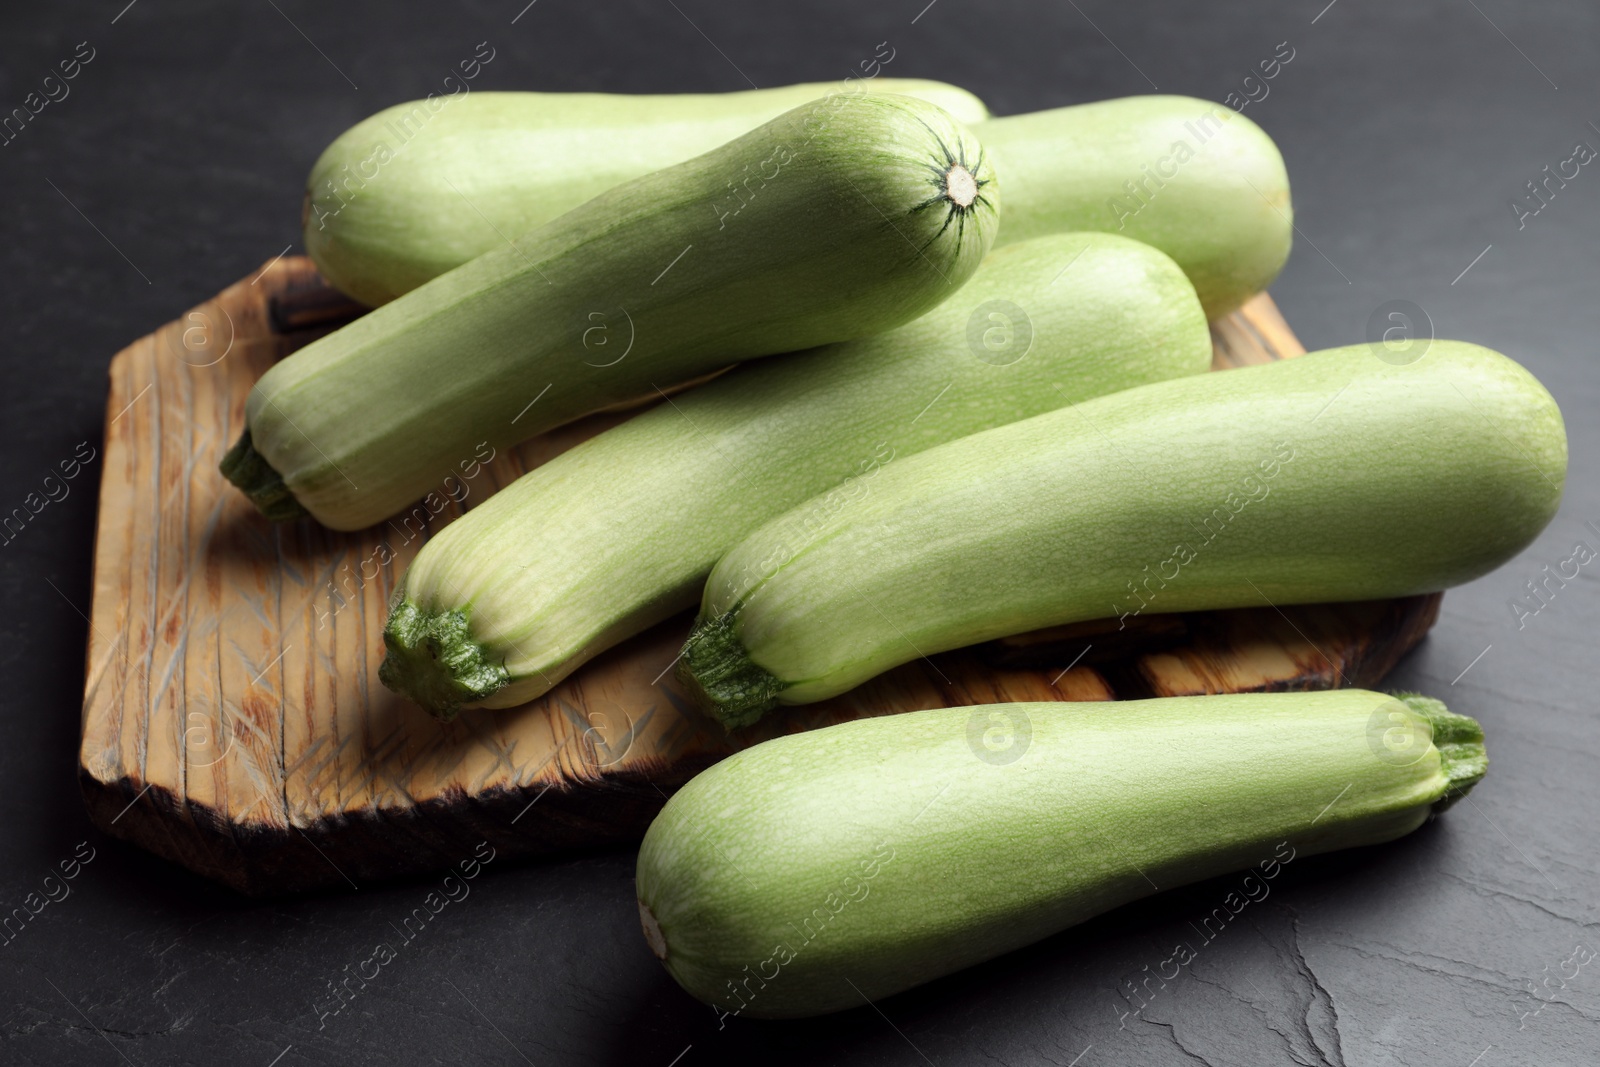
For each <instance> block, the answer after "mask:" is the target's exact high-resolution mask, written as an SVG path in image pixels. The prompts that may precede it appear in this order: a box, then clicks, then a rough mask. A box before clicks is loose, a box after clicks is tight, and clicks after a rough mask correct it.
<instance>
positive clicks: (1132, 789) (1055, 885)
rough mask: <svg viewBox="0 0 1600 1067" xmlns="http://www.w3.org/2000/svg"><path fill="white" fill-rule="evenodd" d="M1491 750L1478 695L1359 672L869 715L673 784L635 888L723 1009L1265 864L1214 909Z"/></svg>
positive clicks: (761, 748) (889, 980)
mask: <svg viewBox="0 0 1600 1067" xmlns="http://www.w3.org/2000/svg"><path fill="white" fill-rule="evenodd" d="M1486 766H1487V758H1486V756H1485V754H1484V746H1483V733H1482V731H1481V730H1480V729H1479V727H1478V724H1477V723H1476V722H1474V721H1473V720H1472V719H1469V718H1467V717H1465V716H1462V715H1455V714H1452V713H1451V712H1449V711H1447V710H1446V709H1445V707H1444V705H1443V704H1441V703H1439V702H1438V701H1437V700H1430V699H1428V698H1426V697H1420V696H1416V695H1410V694H1406V695H1400V696H1398V697H1391V696H1385V695H1383V694H1380V693H1373V692H1368V691H1366V690H1361V689H1344V690H1336V691H1332V692H1320V693H1254V694H1234V695H1226V696H1207V697H1169V698H1166V699H1161V700H1139V701H1126V702H1109V703H1040V704H989V705H984V706H982V707H968V708H938V709H935V710H932V711H916V712H908V713H906V714H903V715H888V716H883V717H879V718H868V719H858V720H856V721H854V722H847V723H843V724H841V725H838V726H830V727H826V728H824V729H821V730H813V731H809V732H806V733H800V734H792V735H788V736H784V737H779V738H777V739H776V740H772V741H767V742H765V743H763V744H759V745H756V746H754V747H752V748H748V749H746V750H744V751H743V752H739V753H737V754H735V755H733V756H730V757H729V758H728V759H726V760H724V761H722V762H721V763H719V764H717V765H715V766H713V767H712V768H711V769H709V770H707V771H705V772H704V773H702V774H700V775H699V776H698V777H696V778H694V779H693V780H691V781H690V782H689V784H688V785H686V786H684V787H683V789H682V790H680V791H679V792H678V793H677V794H676V795H675V796H673V797H672V799H671V800H669V801H668V802H667V805H666V807H665V808H663V809H662V811H661V813H660V814H659V815H658V816H657V817H656V820H655V822H654V823H653V824H651V826H650V829H649V831H648V832H647V833H646V834H645V838H644V843H643V845H642V846H641V847H640V850H639V862H638V879H637V886H638V896H639V914H640V919H641V921H642V923H643V926H644V932H645V938H646V941H647V942H648V944H649V945H650V947H651V949H652V951H654V953H655V955H656V956H657V957H658V958H659V959H661V960H662V962H663V963H664V964H665V965H666V968H667V970H668V971H669V972H671V974H672V977H673V978H675V979H676V980H677V981H678V983H679V984H680V985H681V986H683V988H684V989H686V990H687V991H688V992H689V993H691V994H692V995H694V996H695V997H698V998H699V999H700V1000H702V1001H705V1002H706V1003H708V1004H711V1005H713V1006H715V1007H716V1008H717V1010H718V1013H719V1022H720V1021H721V1019H723V1018H725V1017H726V1016H729V1015H748V1016H753V1017H758V1018H794V1017H799V1016H808V1015H820V1014H823V1013H826V1012H832V1011H838V1010H840V1009H843V1008H850V1007H860V1006H862V1005H865V1004H867V1003H873V1002H876V1001H877V1000H878V999H879V998H880V997H884V996H888V995H890V994H892V993H897V992H899V991H901V990H904V989H909V988H911V987H912V986H915V985H919V984H921V983H923V982H927V981H930V980H932V979H934V978H938V977H940V976H941V975H946V974H949V973H951V972H953V971H956V970H959V969H961V968H963V967H968V966H971V965H973V964H975V963H979V962H982V961H983V960H987V959H991V958H993V957H995V956H998V955H1000V954H1002V953H1005V952H1009V951H1011V950H1013V949H1016V948H1019V947H1021V946H1023V945H1026V944H1029V943H1031V942H1033V941H1037V940H1039V939H1040V938H1043V937H1047V936H1049V935H1050V934H1053V933H1055V932H1056V931H1058V930H1062V929H1064V928H1066V927H1068V926H1071V925H1073V924H1074V923H1079V922H1082V921H1084V920H1085V919H1088V918H1090V917H1092V916H1095V915H1098V914H1100V913H1102V912H1105V911H1109V910H1110V909H1112V908H1115V907H1118V906H1119V905H1122V904H1125V903H1128V902H1129V901H1133V900H1137V899H1139V898H1141V897H1146V896H1149V895H1150V894H1152V893H1154V892H1156V891H1157V889H1163V890H1164V889H1169V888H1173V887H1176V886H1180V885H1184V884H1187V883H1190V882H1196V881H1200V880H1202V879H1206V878H1212V877H1216V876H1218V875H1222V874H1226V873H1228V872H1230V871H1239V870H1243V869H1244V868H1247V867H1250V866H1252V865H1255V864H1259V865H1260V866H1259V868H1257V870H1255V871H1252V872H1251V874H1250V875H1247V876H1245V877H1244V878H1243V879H1242V880H1241V881H1240V882H1239V883H1238V885H1237V886H1236V887H1235V886H1229V887H1227V889H1226V893H1224V891H1223V890H1222V889H1219V890H1218V909H1217V913H1216V914H1217V915H1218V916H1220V917H1219V918H1218V919H1217V920H1216V924H1215V926H1213V920H1212V918H1211V917H1210V916H1208V917H1207V919H1206V920H1205V928H1206V929H1207V930H1213V931H1220V929H1221V928H1222V926H1223V925H1225V924H1226V923H1227V922H1228V921H1229V920H1230V919H1231V918H1232V917H1233V916H1234V915H1237V914H1239V913H1240V912H1241V911H1243V909H1244V908H1245V907H1247V906H1248V904H1249V902H1250V901H1251V900H1259V899H1261V898H1262V896H1264V890H1265V887H1266V883H1267V882H1269V881H1270V880H1271V879H1273V878H1274V877H1276V876H1277V875H1278V873H1279V872H1280V871H1281V869H1282V866H1283V865H1284V864H1286V863H1289V862H1292V861H1293V860H1295V859H1297V858H1299V857H1302V856H1308V855H1313V854H1315V853H1319V852H1328V851H1331V850H1334V849H1339V848H1349V847H1352V846H1357V845H1371V844H1377V843H1380V842H1384V841H1391V840H1393V839H1395V838H1398V837H1402V836H1404V835H1405V834H1408V833H1410V832H1411V831H1412V830H1414V829H1416V828H1417V827H1418V826H1420V825H1421V824H1422V823H1423V822H1424V821H1426V820H1427V819H1428V818H1429V817H1430V816H1431V815H1433V814H1435V813H1437V812H1440V811H1443V810H1444V809H1445V808H1447V807H1448V806H1449V805H1450V804H1452V803H1453V802H1454V801H1455V800H1456V799H1458V798H1459V797H1461V796H1463V795H1465V794H1466V793H1467V792H1468V790H1470V789H1471V788H1472V786H1473V785H1474V784H1476V783H1477V781H1478V780H1479V779H1481V778H1482V777H1483V773H1484V770H1485V768H1486ZM1252 883H1253V887H1252ZM1196 931H1197V934H1199V936H1201V937H1207V936H1210V937H1214V936H1216V932H1211V933H1209V934H1205V933H1201V932H1200V931H1201V928H1200V927H1196ZM1203 943H1204V942H1203V941H1202V942H1201V944H1203ZM1191 951H1192V947H1191Z"/></svg>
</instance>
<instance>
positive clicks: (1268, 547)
mask: <svg viewBox="0 0 1600 1067" xmlns="http://www.w3.org/2000/svg"><path fill="white" fill-rule="evenodd" d="M1380 352H1382V353H1384V354H1385V355H1387V354H1388V353H1387V350H1385V349H1378V348H1376V346H1369V345H1357V346H1353V347H1350V348H1340V349H1331V350H1328V351H1325V352H1318V353H1315V354H1312V355H1308V356H1302V357H1301V358H1299V359H1292V360H1288V361H1286V362H1280V363H1271V364H1267V365H1265V366H1257V367H1246V368H1242V369H1239V370H1229V371H1224V372H1220V373H1213V374H1204V375H1199V376H1196V377H1190V378H1181V379H1177V380H1174V381H1168V382H1158V383H1155V384H1152V385H1144V386H1140V387H1138V388H1137V389H1129V390H1125V391H1123V392H1121V393H1115V394H1112V395H1110V396H1104V397H1100V398H1098V399H1095V400H1088V401H1085V402H1083V403H1082V404H1078V405H1076V406H1075V407H1072V408H1067V409H1064V410H1061V411H1056V412H1050V413H1047V414H1044V415H1037V416H1035V417H1034V418H1031V419H1028V420H1025V421H1022V422H1017V423H1012V424H1011V425H1009V426H1003V427H999V428H997V429H993V430H987V431H984V432H983V433H979V434H974V435H973V436H971V437H967V438H963V439H961V440H959V441H953V442H951V443H949V444H945V445H940V446H938V447H935V448H932V449H929V450H928V451H926V452H923V453H921V454H920V455H917V456H913V457H910V458H908V459H906V460H905V461H904V462H902V463H897V464H895V465H893V466H892V467H890V468H888V469H887V470H885V471H884V472H883V473H882V474H881V475H880V476H879V477H878V478H877V479H876V481H875V483H874V485H873V486H872V491H871V492H870V493H867V494H864V495H863V496H862V497H861V499H859V500H856V501H853V502H851V503H850V505H849V506H848V507H845V508H842V509H838V510H837V511H836V512H833V513H830V514H829V515H828V516H827V518H826V521H824V522H821V523H818V522H817V521H816V520H815V518H814V516H815V514H816V507H815V505H812V504H802V505H800V506H799V507H797V508H794V509H793V510H791V511H789V512H788V513H786V514H785V515H782V516H780V517H778V518H776V519H773V520H771V521H770V522H768V523H767V524H766V525H765V526H763V527H762V528H761V529H760V530H758V531H756V532H755V533H754V534H752V535H750V536H749V537H747V538H746V539H745V540H744V541H742V542H740V543H739V545H738V546H737V547H736V548H734V549H733V550H732V551H731V552H729V553H728V555H727V556H725V557H724V558H723V559H722V560H721V561H720V562H719V563H718V564H717V566H716V569H715V570H714V571H713V572H712V575H711V578H710V580H709V581H708V582H707V584H706V590H705V596H704V599H703V602H702V605H701V610H700V620H699V622H698V623H697V625H696V628H695V630H694V632H693V633H692V635H691V637H690V639H689V642H688V644H687V646H686V648H685V652H684V655H683V657H682V659H681V660H680V662H679V676H680V678H682V679H683V680H684V681H685V683H686V684H687V685H689V687H690V688H691V690H693V691H694V692H695V693H696V694H697V695H698V697H699V698H700V699H701V700H702V701H703V702H704V703H705V704H706V705H707V706H708V707H709V708H711V709H712V710H714V712H715V713H716V714H717V715H718V717H719V718H721V719H722V721H723V722H724V723H726V724H727V725H729V726H740V725H744V724H746V723H748V722H751V721H753V720H754V719H755V718H757V717H759V716H760V715H761V714H762V712H764V711H765V710H766V709H768V708H769V707H771V706H772V705H773V704H775V703H784V704H804V703H809V702H811V701H815V700H821V699H823V698H825V697H830V696H833V695H835V694H838V693H842V692H844V691H845V690H847V689H850V688H852V687H853V686H856V685H858V684H860V683H861V682H863V681H865V680H866V679H868V678H870V677H872V676H873V675H875V674H878V673H879V672H881V671H884V670H886V669H888V668H889V667H892V666H894V665H896V664H899V663H904V662H906V661H908V660H912V659H916V658H917V657H918V656H921V655H929V654H931V653H934V652H938V651H942V650H944V649H949V648H955V647H958V646H961V645H968V644H972V643H975V642H978V641H984V640H989V639H992V638H996V637H1000V636H1002V635H1005V634H1013V633H1019V632H1022V631H1026V630H1031V629H1035V628H1038V627H1043V626H1051V625H1058V624H1063V623H1069V622H1074V621H1080V620H1085V619H1093V618H1106V617H1117V618H1121V619H1123V620H1126V619H1127V618H1129V617H1133V616H1137V615H1139V614H1141V613H1146V612H1148V613H1161V612H1178V611H1195V610H1202V609H1213V608H1233V607H1243V606H1248V605H1266V604H1285V603H1290V604H1293V603H1310V602H1319V601H1340V600H1366V599H1375V598H1380V597H1394V596H1403V595H1407V594H1412V593H1422V592H1428V591H1432V590H1437V589H1443V588H1446V587H1448V586H1452V585H1457V584H1459V583H1461V582H1465V581H1468V580H1470V579H1472V578H1476V577H1478V576H1479V575H1482V574H1484V573H1487V572H1488V571H1490V570H1492V569H1493V568H1495V567H1497V566H1499V565H1500V564H1501V563H1504V562H1505V561H1506V560H1508V559H1510V558H1511V557H1512V556H1513V555H1515V554H1516V553H1517V552H1518V551H1520V550H1521V549H1522V548H1523V547H1525V546H1526V545H1527V544H1528V543H1529V542H1530V541H1532V540H1533V538H1534V536H1535V535H1536V534H1538V532H1539V531H1540V530H1542V529H1543V528H1544V527H1545V525H1546V523H1548V522H1549V521H1550V519H1551V517H1552V516H1554V515H1555V511H1556V506H1557V504H1558V503H1559V502H1560V499H1561V485H1562V482H1563V480H1564V478H1565V474H1566V462H1567V443H1566V435H1565V432H1564V429H1563V427H1562V422H1561V414H1560V412H1559V411H1558V410H1557V408H1556V404H1555V401H1554V400H1552V399H1551V397H1550V394H1549V393H1547V392H1546V391H1545V389H1544V387H1543V386H1541V385H1540V384H1539V383H1538V382H1537V381H1535V380H1534V378H1533V376H1532V375H1530V374H1529V373H1528V372H1527V371H1525V370H1523V369H1522V368H1521V367H1519V366H1518V365H1517V364H1515V363H1513V362H1512V361H1511V360H1509V359H1507V358H1505V357H1504V356H1502V355H1499V354H1498V353H1495V352H1491V351H1490V350H1488V349H1486V348H1480V347H1478V346H1476V345H1470V344H1464V343H1461V342H1457V341H1434V342H1432V344H1431V345H1430V346H1428V347H1427V348H1426V351H1425V354H1423V355H1421V358H1419V359H1416V360H1415V361H1414V362H1411V363H1408V364H1403V365H1400V364H1396V363H1391V362H1389V361H1387V360H1386V359H1385V358H1380V355H1379V354H1378V353H1380Z"/></svg>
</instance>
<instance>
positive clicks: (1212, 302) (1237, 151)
mask: <svg viewBox="0 0 1600 1067" xmlns="http://www.w3.org/2000/svg"><path fill="white" fill-rule="evenodd" d="M973 129H974V132H975V133H976V134H977V136H978V137H979V138H980V139H982V141H983V143H984V145H985V147H987V148H988V149H989V150H990V151H991V152H992V153H994V155H995V157H996V159H997V160H998V166H999V169H1000V171H1001V173H1003V174H1004V175H1005V176H1006V214H1005V220H1004V222H1003V223H1002V225H1001V227H1000V238H999V241H1000V243H1001V244H1005V243H1007V242H1010V241H1020V240H1026V239H1027V238H1030V237H1036V236H1038V235H1039V234H1042V233H1054V232H1056V231H1059V230H1064V229H1065V230H1109V231H1112V232H1115V233H1120V234H1122V235H1123V236H1125V237H1132V238H1134V239H1136V240H1140V241H1144V242H1145V243H1147V244H1152V245H1154V246H1155V247H1157V248H1159V249H1161V250H1162V251H1163V252H1165V253H1166V254H1167V255H1169V256H1171V257H1172V258H1173V260H1175V261H1176V262H1177V264H1178V266H1180V267H1182V268H1183V269H1184V272H1185V273H1187V274H1188V275H1189V280H1190V281H1192V282H1194V288H1195V292H1197V293H1199V294H1200V303H1201V305H1203V306H1204V307H1205V309H1206V314H1207V315H1208V316H1209V317H1210V318H1212V319H1216V318H1220V317H1221V316H1223V315H1225V314H1227V313H1228V312H1230V311H1232V310H1233V309H1234V308H1236V307H1238V306H1239V305H1240V304H1242V303H1244V302H1245V301H1246V300H1247V299H1249V298H1250V297H1252V296H1254V295H1255V294H1256V293H1259V292H1261V291H1262V290H1263V289H1265V288H1266V287H1267V285H1268V284H1269V283H1270V282H1271V281H1272V280H1273V279H1274V278H1276V277H1277V276H1278V271H1280V270H1281V269H1283V264H1284V261H1285V260H1287V259H1288V258H1289V246H1290V244H1291V243H1292V241H1293V240H1294V209H1293V207H1292V206H1291V205H1290V203H1289V175H1288V172H1287V171H1285V170H1284V166H1283V156H1282V155H1280V154H1279V152H1278V148H1277V146H1276V145H1275V144H1273V143H1272V138H1270V137H1268V136H1267V135H1266V133H1264V132H1263V131H1262V129H1261V127H1259V126H1257V125H1256V124H1255V123H1254V122H1251V121H1250V120H1249V119H1247V118H1245V117H1244V116H1243V115H1240V114H1238V113H1237V112H1235V111H1233V110H1232V109H1230V108H1227V107H1223V106H1222V105H1220V104H1213V103H1211V102H1209V101H1206V100H1196V99H1194V98H1193V97H1187V96H1130V97H1125V98H1123V99H1120V100H1104V101H1101V102H1098V103H1093V104H1079V105H1076V106H1074V107H1063V108H1056V109H1055V110H1053V111H1040V112H1036V113H1034V114H1030V115H1014V116H1008V117H1006V118H998V119H991V120H990V121H988V122H984V123H981V124H979V125H978V126H975V127H974V128H973Z"/></svg>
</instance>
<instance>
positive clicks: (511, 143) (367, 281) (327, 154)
mask: <svg viewBox="0 0 1600 1067" xmlns="http://www.w3.org/2000/svg"><path fill="white" fill-rule="evenodd" d="M868 91H870V92H880V93H898V94H901V95H903V96H914V97H918V98H920V99H922V100H927V101H929V102H930V103H934V104H938V105H939V106H940V107H942V108H944V109H945V110H946V111H948V112H949V113H950V114H951V115H952V116H954V117H955V118H956V120H957V121H959V122H966V123H971V122H977V121H979V120H981V119H985V118H988V116H989V111H988V109H987V108H985V107H984V106H983V103H982V101H980V100H979V99H978V98H977V97H975V96H973V95H972V94H971V93H969V92H967V91H966V90H965V89H958V88H956V87H955V86H953V85H945V84H943V83H942V82H933V81H923V80H921V79H917V78H884V77H879V78H875V79H870V80H869V79H856V80H852V81H850V82H849V83H848V84H846V85H842V86H841V85H840V84H817V83H814V84H809V85H786V86H783V87H781V88H776V89H757V90H753V91H750V92H738V93H694V94H686V95H656V96H624V95H620V94H609V93H490V92H476V93H471V92H469V93H467V94H463V93H462V92H461V90H460V89H458V90H457V91H456V93H455V94H453V95H442V96H434V97H430V98H429V99H427V100H413V101H409V102H407V103H404V104H396V105H395V106H394V107H391V108H386V109H384V110H383V111H380V112H378V113H377V114H376V115H373V116H372V117H371V118H368V119H365V120H363V121H361V122H358V123H357V124H356V125H354V126H352V127H351V128H350V129H348V130H346V131H345V132H344V133H342V134H340V135H339V137H338V138H337V139H336V140H335V141H334V142H333V143H332V144H331V145H329V146H328V148H327V150H326V151H324V152H323V153H322V156H321V157H320V158H319V159H318V160H317V162H316V165H315V166H313V167H312V168H311V176H310V178H308V179H307V182H306V195H305V201H304V206H303V208H302V218H301V228H302V229H303V230H304V233H305V247H306V252H307V253H308V254H309V255H310V256H311V258H312V260H313V261H314V262H315V263H316V265H317V269H318V270H319V271H321V272H322V276H323V277H324V278H326V279H327V280H328V281H329V282H330V283H332V284H333V285H335V286H337V287H338V288H339V289H341V290H343V291H344V292H345V293H347V294H348V295H350V296H351V297H354V298H355V299H356V300H359V301H361V302H362V303H364V304H369V305H373V306H376V305H378V304H383V303H387V302H388V301H390V300H393V299H394V298H395V297H397V296H400V295H402V294H404V293H408V292H410V291H411V290H412V289H415V288H416V287H417V286H419V285H421V284H422V283H423V282H426V281H429V280H430V279H432V278H436V277H438V276H439V275H441V274H443V273H445V272H446V271H448V270H453V269H454V268H456V267H459V266H460V265H461V264H463V263H465V262H467V260H469V259H475V258H476V257H478V256H480V255H482V254H483V253H485V252H488V251H491V250H493V249H495V248H499V247H500V246H502V245H504V244H505V243H506V237H507V236H511V237H516V236H518V235H520V234H523V233H526V232H527V231H528V230H531V229H533V228H534V227H535V226H541V225H543V224H544V223H546V222H549V221H550V220H551V219H553V218H556V217H557V216H560V215H564V214H566V213H567V212H568V211H571V210H572V209H573V208H575V207H577V206H578V205H579V204H581V203H583V202H584V201H586V200H589V199H591V198H593V197H595V196H598V195H599V194H601V193H603V192H605V191H606V190H607V189H610V188H612V187H614V186H617V185H621V184H622V183H623V182H625V181H628V180H630V179H633V178H637V177H640V176H641V175H645V174H649V173H651V172H653V171H658V170H661V169H663V168H665V167H670V166H672V165H673V164H674V163H681V162H683V161H684V160H686V159H689V158H690V157H692V156H697V155H700V154H701V153H703V152H709V151H711V150H712V149H713V148H716V147H717V146H718V145H721V144H724V143H726V142H728V141H731V140H733V139H734V138H735V137H738V136H740V135H741V134H745V133H748V132H750V131H751V130H753V129H754V128H755V127H757V126H759V125H761V124H762V123H764V122H769V121H771V120H772V119H775V118H777V117H778V116H779V115H781V114H783V113H784V112H785V111H788V110H789V109H790V108H795V107H799V106H800V105H802V104H805V103H807V102H808V101H811V100H815V99H817V98H818V97H822V96H827V95H829V94H830V93H833V94H845V93H859V92H868ZM755 162H758V161H755ZM754 169H755V168H754V166H753V165H752V170H754ZM742 177H743V175H741V174H738V173H734V174H729V175H728V180H729V182H732V183H738V182H739V181H740V180H741V179H742ZM720 192H721V193H722V194H723V196H724V197H726V196H731V195H733V190H732V189H730V188H724V189H722V190H720Z"/></svg>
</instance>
